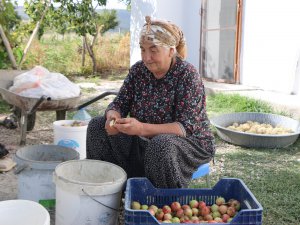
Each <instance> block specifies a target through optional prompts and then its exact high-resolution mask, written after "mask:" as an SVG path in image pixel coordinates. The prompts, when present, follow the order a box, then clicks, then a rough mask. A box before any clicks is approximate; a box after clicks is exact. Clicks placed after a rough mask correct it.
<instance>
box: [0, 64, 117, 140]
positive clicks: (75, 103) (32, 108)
mask: <svg viewBox="0 0 300 225" xmlns="http://www.w3.org/2000/svg"><path fill="white" fill-rule="evenodd" d="M23 72H24V71H17V70H12V71H9V72H8V73H6V74H5V75H3V73H4V72H3V71H0V94H1V95H2V98H3V100H5V101H6V102H7V103H8V104H10V105H12V106H13V107H14V114H16V116H17V118H18V120H19V126H20V133H21V134H20V145H25V144H26V132H27V130H28V131H29V130H32V129H33V127H34V124H35V113H36V111H56V120H64V119H65V118H66V112H67V111H76V110H80V109H82V108H84V107H86V106H88V105H90V104H92V103H94V102H96V101H98V100H100V99H102V98H104V97H106V96H108V95H117V94H118V92H114V91H108V92H104V93H102V94H100V95H98V96H96V97H94V98H92V99H91V100H89V101H87V102H85V103H83V104H80V105H79V102H80V97H81V96H80V95H79V96H77V97H72V98H65V99H58V100H56V99H55V100H54V99H51V98H50V97H48V96H44V95H43V96H41V97H40V98H31V97H25V96H21V95H18V94H16V93H14V92H11V91H9V87H10V86H12V85H13V79H14V77H15V76H17V75H19V74H21V73H23ZM1 73H2V75H1Z"/></svg>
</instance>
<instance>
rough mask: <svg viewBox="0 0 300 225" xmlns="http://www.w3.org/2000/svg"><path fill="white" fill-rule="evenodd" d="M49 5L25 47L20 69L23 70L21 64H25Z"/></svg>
mask: <svg viewBox="0 0 300 225" xmlns="http://www.w3.org/2000/svg"><path fill="white" fill-rule="evenodd" d="M48 7H49V5H47V6H46V9H45V11H44V12H43V15H42V17H41V19H40V21H39V22H37V24H36V26H35V28H34V30H33V32H32V34H31V36H30V38H29V41H28V42H27V45H26V47H25V49H24V52H23V55H22V58H21V61H20V63H19V66H18V69H19V70H21V66H22V64H23V62H24V60H25V57H26V55H27V53H28V51H29V48H30V46H31V43H32V40H33V38H34V37H35V35H36V33H37V32H38V30H39V27H40V25H41V23H42V21H43V19H44V17H45V15H46V12H47V10H48Z"/></svg>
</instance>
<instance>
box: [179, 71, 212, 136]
mask: <svg viewBox="0 0 300 225" xmlns="http://www.w3.org/2000/svg"><path fill="white" fill-rule="evenodd" d="M205 102H206V99H205V90H204V86H203V83H202V80H201V78H200V75H199V73H198V72H197V70H196V69H195V68H194V67H193V66H191V65H189V66H188V67H187V68H186V69H185V70H184V71H183V74H182V79H181V80H180V81H179V83H178V86H177V95H176V106H175V107H176V115H175V117H176V118H175V120H176V121H177V122H179V123H181V124H182V126H183V127H184V129H185V131H186V136H190V135H192V134H193V133H194V132H195V131H196V130H197V131H199V129H200V130H203V131H204V132H205V130H207V124H208V120H207V115H206V109H205V107H206V106H205V104H206V103H205Z"/></svg>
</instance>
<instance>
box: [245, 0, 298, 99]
mask: <svg viewBox="0 0 300 225" xmlns="http://www.w3.org/2000/svg"><path fill="white" fill-rule="evenodd" d="M299 12H300V1H299V0H286V1H281V0H244V15H243V36H242V37H243V42H242V58H241V62H242V64H241V66H242V67H241V83H242V84H244V85H249V86H256V87H260V88H262V89H265V90H273V91H278V92H283V93H288V94H289V93H291V92H293V93H298V92H299V86H300V85H299V84H297V83H299V81H300V79H299V77H298V76H300V74H299V71H298V74H297V75H296V68H297V61H298V60H299V53H300V26H299V22H300V13H299ZM295 82H296V83H295Z"/></svg>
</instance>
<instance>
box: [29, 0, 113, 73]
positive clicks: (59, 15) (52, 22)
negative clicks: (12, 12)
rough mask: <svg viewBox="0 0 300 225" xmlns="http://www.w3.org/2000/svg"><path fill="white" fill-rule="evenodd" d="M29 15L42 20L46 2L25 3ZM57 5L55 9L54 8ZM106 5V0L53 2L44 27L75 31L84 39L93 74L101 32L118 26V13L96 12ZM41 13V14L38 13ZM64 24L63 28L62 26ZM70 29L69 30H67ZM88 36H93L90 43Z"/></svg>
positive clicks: (84, 47) (57, 0)
mask: <svg viewBox="0 0 300 225" xmlns="http://www.w3.org/2000/svg"><path fill="white" fill-rule="evenodd" d="M25 2H26V4H28V5H27V11H26V12H27V13H28V14H29V16H30V17H31V18H33V20H35V21H37V20H39V19H40V18H41V12H44V11H45V8H46V2H44V1H40V0H31V1H30V2H28V1H25ZM54 4H55V7H54ZM103 5H106V0H97V1H93V0H81V1H73V0H60V1H59V0H54V1H53V2H52V1H51V3H50V6H49V10H48V12H47V15H46V16H45V20H44V25H45V24H47V23H48V26H53V27H55V28H56V29H59V30H60V31H61V32H65V31H66V30H67V29H69V30H73V31H75V32H76V34H78V35H79V36H82V38H83V49H84V51H83V52H85V49H87V52H88V54H89V56H90V57H91V59H92V62H93V73H95V72H96V69H97V64H96V58H95V55H94V51H93V47H94V44H95V41H96V38H97V36H98V33H99V32H102V33H104V32H106V31H107V30H109V29H111V28H114V27H115V26H117V25H118V22H117V21H116V12H114V11H112V12H110V13H109V12H105V13H104V15H103V16H101V15H99V14H98V13H97V12H96V8H97V7H98V6H103ZM37 11H39V13H37ZM62 24H63V26H62ZM67 27H68V28H67ZM88 36H92V41H89V38H88Z"/></svg>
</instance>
